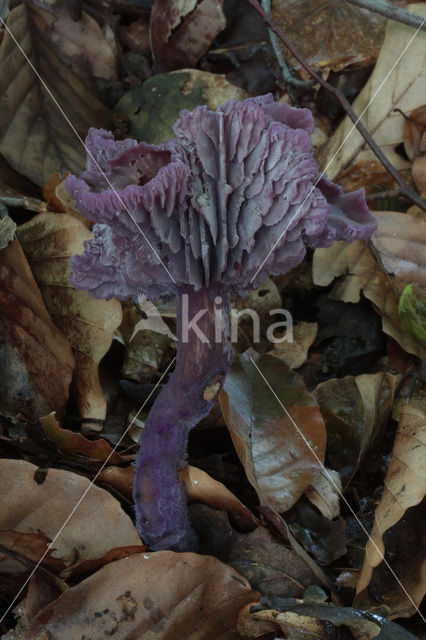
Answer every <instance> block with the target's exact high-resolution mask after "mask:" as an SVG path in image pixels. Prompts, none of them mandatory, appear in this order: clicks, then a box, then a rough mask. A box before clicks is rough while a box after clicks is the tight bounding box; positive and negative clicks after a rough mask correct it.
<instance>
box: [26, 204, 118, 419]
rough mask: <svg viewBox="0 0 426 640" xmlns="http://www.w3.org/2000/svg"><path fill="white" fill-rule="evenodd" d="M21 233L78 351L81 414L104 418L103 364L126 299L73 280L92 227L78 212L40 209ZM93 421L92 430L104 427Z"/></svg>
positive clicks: (46, 295)
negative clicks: (95, 292)
mask: <svg viewBox="0 0 426 640" xmlns="http://www.w3.org/2000/svg"><path fill="white" fill-rule="evenodd" d="M18 237H19V239H20V241H21V243H22V246H23V249H24V251H25V254H26V256H27V258H28V260H29V262H30V264H31V265H32V268H33V273H34V277H35V279H36V281H37V283H38V285H39V287H40V291H41V293H42V296H43V300H44V302H45V304H46V307H47V308H48V310H49V312H50V314H51V316H52V319H53V321H54V322H55V324H56V325H57V326H58V327H59V328H60V329H61V331H62V333H63V334H64V335H65V337H66V338H67V340H68V341H69V343H70V344H71V346H72V348H73V350H74V356H75V360H76V370H75V373H74V378H73V383H72V392H73V395H74V397H75V400H76V403H77V406H78V408H79V411H80V415H81V416H82V417H83V418H95V419H98V420H103V419H104V418H105V415H106V400H105V397H104V394H103V392H102V388H101V385H100V382H99V375H98V366H99V362H100V361H101V359H102V358H103V356H104V355H105V353H106V352H107V351H108V349H109V347H110V346H111V342H112V339H113V334H114V331H115V329H116V328H117V327H118V326H119V324H120V322H121V304H120V302H119V301H118V300H115V299H112V300H94V299H93V298H91V297H90V296H89V294H88V293H87V292H86V291H77V290H76V289H74V288H73V287H71V285H70V284H69V277H70V273H71V271H70V264H69V259H70V256H72V255H74V254H77V253H81V252H82V249H83V242H84V241H85V240H88V239H89V238H90V237H91V234H90V231H89V230H88V229H87V227H86V226H85V225H84V224H83V223H82V222H81V221H80V220H78V219H76V218H75V217H74V216H72V215H67V214H61V213H57V214H55V213H40V214H39V215H37V216H35V217H34V218H33V219H32V220H30V221H29V222H26V223H25V224H23V225H21V226H20V227H19V229H18ZM44 413H47V412H44ZM87 424H88V426H89V427H90V428H91V429H95V430H96V429H99V428H102V426H101V425H99V424H97V423H87ZM83 428H84V425H83Z"/></svg>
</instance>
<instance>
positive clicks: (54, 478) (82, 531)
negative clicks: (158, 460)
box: [0, 459, 141, 571]
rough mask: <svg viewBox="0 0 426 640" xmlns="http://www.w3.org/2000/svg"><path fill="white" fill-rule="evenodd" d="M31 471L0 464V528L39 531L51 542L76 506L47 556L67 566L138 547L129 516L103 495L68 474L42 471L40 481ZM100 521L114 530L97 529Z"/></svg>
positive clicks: (20, 462)
mask: <svg viewBox="0 0 426 640" xmlns="http://www.w3.org/2000/svg"><path fill="white" fill-rule="evenodd" d="M36 472H37V467H36V466H35V465H33V464H31V463H29V462H24V461H23V460H4V459H3V460H1V464H0V484H1V486H3V487H7V500H2V501H1V504H0V529H11V530H13V531H18V532H22V533H39V534H41V535H43V536H46V537H47V538H50V540H52V541H53V540H54V538H55V537H56V535H57V533H58V531H59V530H60V529H61V527H62V525H63V524H64V523H65V521H66V520H67V518H68V517H69V516H70V515H71V513H72V511H73V509H74V508H75V507H76V505H77V504H78V506H77V508H76V509H75V511H74V513H73V514H72V515H71V518H70V519H69V520H68V521H67V524H66V527H65V528H64V529H63V530H62V531H61V535H60V536H58V538H57V539H56V540H55V542H54V544H53V549H54V550H53V552H52V554H51V555H52V558H60V559H61V560H62V561H63V562H64V564H65V565H66V566H71V565H74V564H77V563H79V562H82V561H83V560H88V559H91V558H99V557H101V556H103V555H104V554H105V553H107V551H109V550H110V549H112V548H115V547H122V546H128V545H140V544H141V541H140V538H139V536H138V533H137V531H136V529H135V527H134V526H133V523H132V521H131V520H130V518H129V516H128V515H126V514H125V513H124V511H123V510H122V508H121V506H120V503H119V502H118V501H117V500H116V499H115V498H113V497H112V496H111V495H110V494H109V493H108V492H107V491H105V490H104V489H100V488H99V487H96V486H90V482H89V480H88V479H87V478H85V477H83V476H79V475H76V474H75V473H71V472H70V471H63V470H60V469H48V470H47V472H46V476H45V477H43V476H42V477H39V476H38V475H37V473H36ZM89 487H90V489H89ZM105 522H108V523H114V526H107V527H105V526H102V523H105ZM1 564H2V563H0V571H1Z"/></svg>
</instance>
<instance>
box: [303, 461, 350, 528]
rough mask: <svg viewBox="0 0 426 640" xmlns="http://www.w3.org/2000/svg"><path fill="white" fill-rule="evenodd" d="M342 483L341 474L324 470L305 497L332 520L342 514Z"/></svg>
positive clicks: (312, 483)
mask: <svg viewBox="0 0 426 640" xmlns="http://www.w3.org/2000/svg"><path fill="white" fill-rule="evenodd" d="M341 493H342V481H341V480H340V474H339V472H338V471H333V469H326V468H324V470H323V471H321V472H320V473H319V474H318V475H317V476H315V478H314V479H313V481H312V482H311V484H310V485H309V487H308V488H307V489H306V491H305V496H306V497H307V498H308V499H309V500H310V501H311V502H312V504H314V505H315V506H316V507H317V509H319V510H320V511H321V513H322V515H323V516H325V517H326V518H328V519H329V520H332V519H333V518H337V516H338V515H339V514H340V495H341Z"/></svg>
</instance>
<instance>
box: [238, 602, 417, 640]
mask: <svg viewBox="0 0 426 640" xmlns="http://www.w3.org/2000/svg"><path fill="white" fill-rule="evenodd" d="M267 625H269V626H267ZM271 625H273V626H271ZM341 626H343V628H346V627H348V628H349V629H350V630H351V631H352V633H353V634H354V636H355V638H357V640H373V638H380V639H381V638H383V640H418V639H417V637H416V636H414V635H413V634H412V633H410V632H409V631H407V630H406V629H404V627H401V626H400V625H397V624H395V623H393V622H389V620H386V618H383V617H382V616H380V615H378V614H374V616H373V615H371V614H370V613H369V612H365V611H359V610H357V609H352V608H351V607H336V606H334V605H332V604H322V605H320V604H297V605H294V606H286V607H285V611H275V610H271V609H266V610H263V611H254V612H251V611H250V610H249V607H244V609H242V610H241V614H240V617H239V619H238V631H239V633H240V634H244V633H247V634H248V635H249V637H250V634H251V635H252V637H258V630H259V631H262V632H263V633H265V632H266V630H269V632H271V631H272V632H274V631H275V634H276V633H277V632H278V633H280V634H281V633H285V637H286V638H289V639H290V640H307V638H315V640H317V639H318V640H333V639H334V638H336V637H340V636H338V635H337V630H336V627H341ZM379 634H380V635H379ZM244 637H246V636H244Z"/></svg>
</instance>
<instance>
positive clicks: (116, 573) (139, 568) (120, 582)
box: [22, 551, 257, 640]
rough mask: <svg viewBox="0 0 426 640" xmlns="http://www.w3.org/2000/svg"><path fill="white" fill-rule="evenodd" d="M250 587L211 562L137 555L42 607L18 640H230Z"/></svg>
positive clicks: (188, 555)
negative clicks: (44, 639)
mask: <svg viewBox="0 0 426 640" xmlns="http://www.w3.org/2000/svg"><path fill="white" fill-rule="evenodd" d="M256 595H257V594H256V592H254V591H252V589H251V588H250V585H249V583H248V581H247V580H246V579H245V578H243V577H242V576H240V575H239V574H238V573H237V572H236V571H234V569H232V568H231V567H229V566H226V565H224V564H222V562H220V561H219V560H216V558H212V557H209V556H201V555H196V554H195V553H174V552H172V551H159V552H156V553H136V554H133V555H131V556H129V557H127V558H123V559H122V560H117V562H112V563H110V564H108V565H106V566H105V567H103V568H102V569H100V570H99V571H97V572H96V573H95V574H94V575H92V576H90V578H87V579H86V580H83V582H80V584H78V585H77V586H75V587H72V588H71V589H69V590H68V591H67V592H65V593H64V594H63V595H62V596H61V597H60V598H58V599H57V600H55V601H54V602H52V603H51V604H49V605H47V606H46V607H44V608H43V609H42V610H41V611H40V613H39V614H38V616H36V618H35V619H34V620H33V621H32V622H31V624H30V626H29V628H28V629H27V630H26V632H25V633H24V635H23V636H22V640H36V639H39V638H40V637H42V636H46V637H49V639H50V640H62V638H64V637H66V638H67V640H81V639H82V638H83V637H90V638H101V637H102V638H103V637H109V636H114V638H116V640H131V638H136V637H137V638H138V640H148V639H151V638H154V637H158V638H176V639H178V638H185V639H186V638H187V639H188V640H210V639H211V638H215V640H232V639H233V638H235V637H236V636H235V631H234V627H235V624H236V621H237V617H238V613H239V610H240V609H241V607H242V606H243V605H245V604H247V603H249V602H254V601H256V600H257V598H256Z"/></svg>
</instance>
